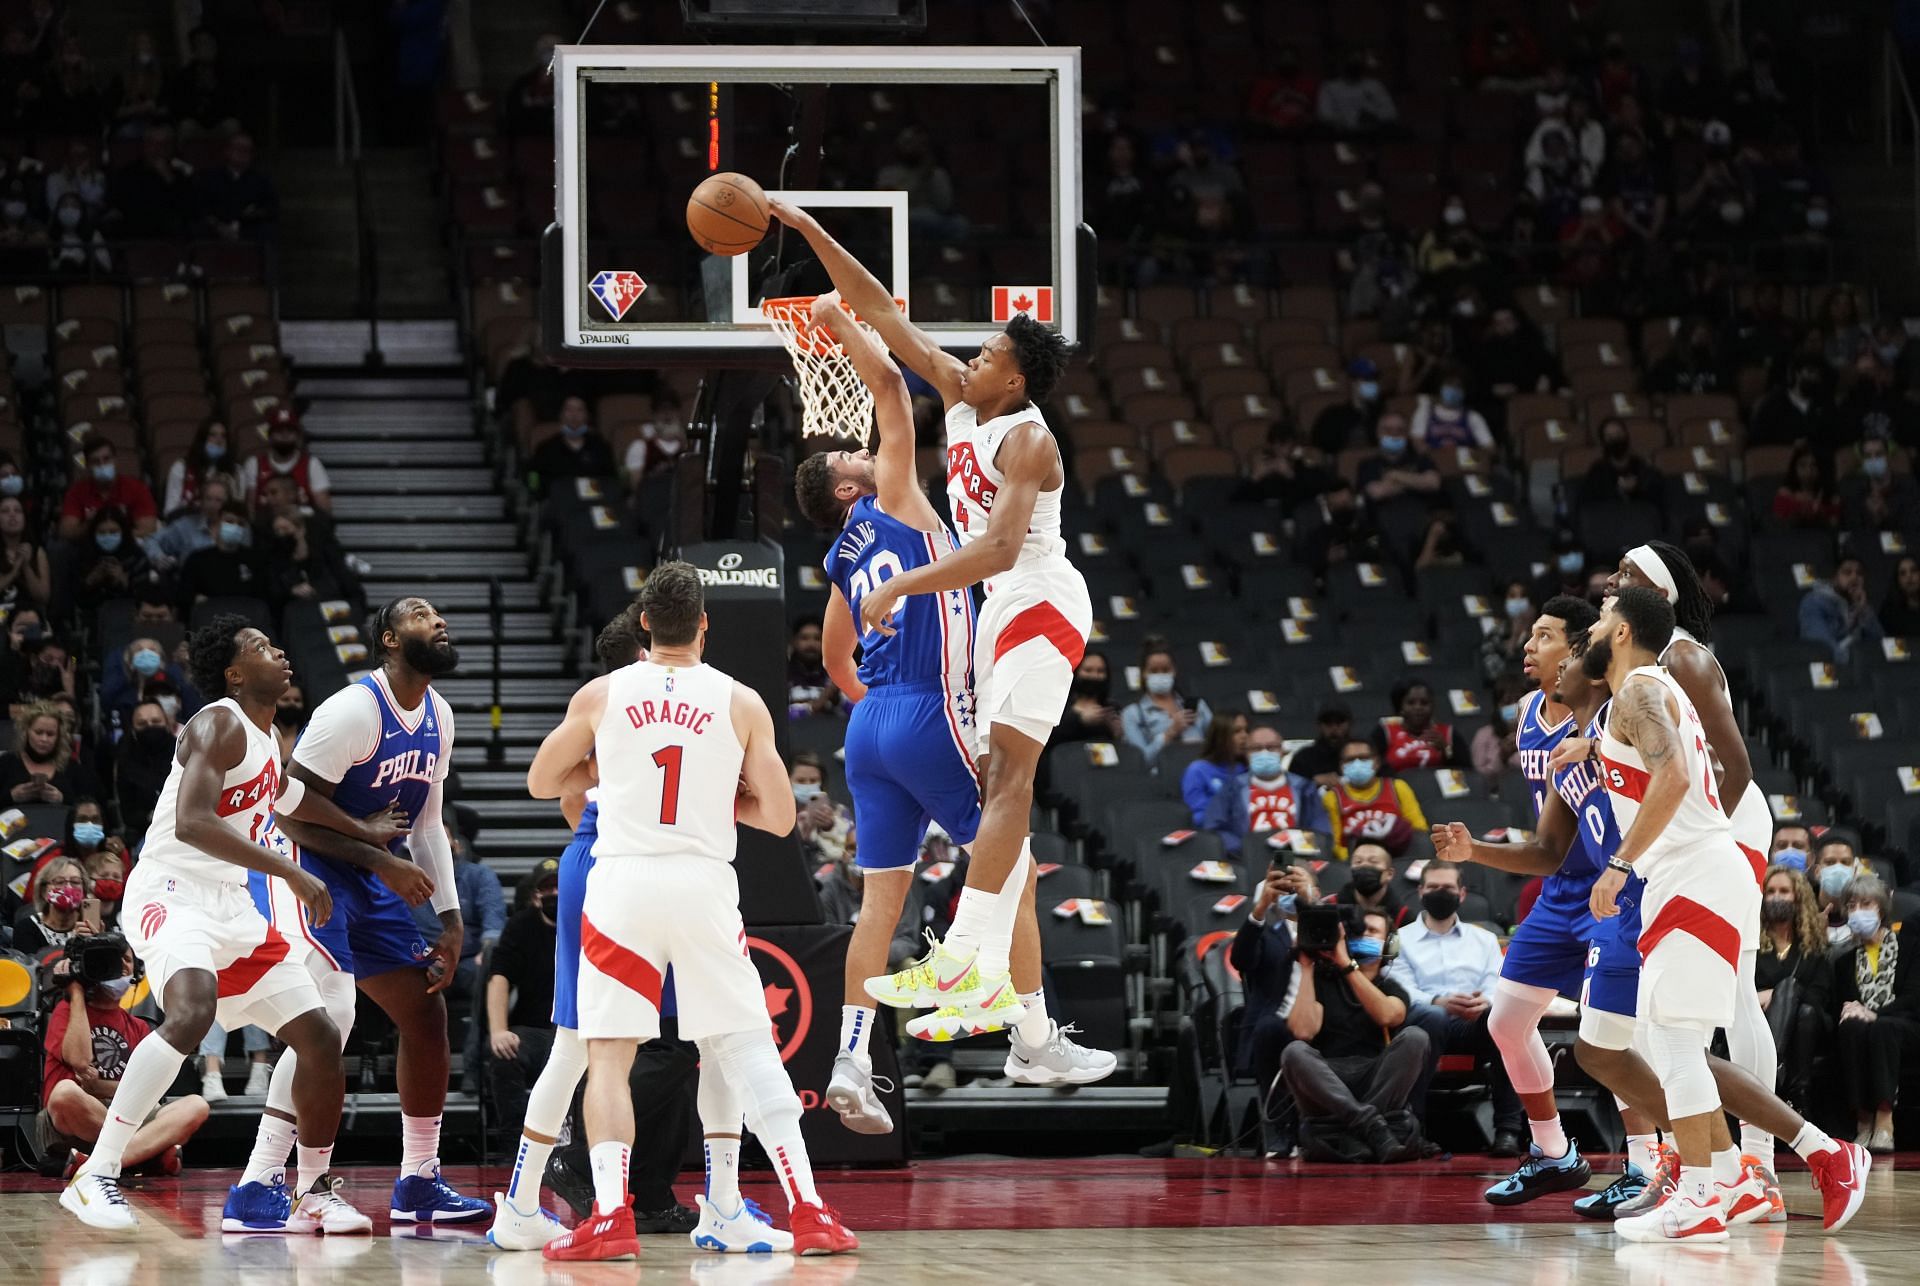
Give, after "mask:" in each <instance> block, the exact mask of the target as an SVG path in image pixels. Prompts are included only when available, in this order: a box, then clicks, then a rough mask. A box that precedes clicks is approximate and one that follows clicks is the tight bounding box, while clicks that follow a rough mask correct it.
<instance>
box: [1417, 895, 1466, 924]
mask: <svg viewBox="0 0 1920 1286" xmlns="http://www.w3.org/2000/svg"><path fill="white" fill-rule="evenodd" d="M1420 909H1421V910H1423V911H1425V912H1426V913H1427V914H1428V915H1430V916H1432V917H1433V918H1434V919H1436V920H1445V919H1449V918H1451V917H1452V915H1453V914H1454V912H1456V911H1458V910H1459V909H1460V895H1459V894H1458V893H1456V892H1454V891H1453V890H1452V889H1428V890H1427V891H1426V892H1425V893H1422V894H1421V895H1420Z"/></svg>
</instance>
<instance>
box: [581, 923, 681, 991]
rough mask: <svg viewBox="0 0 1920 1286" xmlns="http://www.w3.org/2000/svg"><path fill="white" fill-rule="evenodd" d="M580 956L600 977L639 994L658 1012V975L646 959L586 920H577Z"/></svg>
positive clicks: (659, 979) (659, 984)
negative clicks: (605, 976) (601, 974)
mask: <svg viewBox="0 0 1920 1286" xmlns="http://www.w3.org/2000/svg"><path fill="white" fill-rule="evenodd" d="M580 954H581V955H583V956H585V957H586V958H587V961H588V963H590V964H592V965H593V967H594V968H596V969H598V970H599V971H600V972H601V973H604V974H605V975H607V977H609V978H611V979H613V980H614V981H615V982H617V983H619V984H620V985H621V986H623V987H625V988H627V990H629V991H634V992H638V993H639V994H640V997H641V998H642V999H643V1000H645V1001H646V1002H647V1003H648V1004H650V1005H652V1006H653V1007H654V1008H655V1009H656V1010H657V1009H659V1008H660V986H661V978H660V971H659V970H658V969H656V968H654V967H653V966H652V965H650V964H648V963H647V960H646V957H644V956H642V955H640V954H639V953H638V952H636V951H633V950H631V949H629V948H627V947H623V946H621V945H620V944H619V943H618V942H615V941H614V940H613V939H612V938H609V937H608V936H607V935H606V934H604V933H602V932H600V930H599V929H597V928H595V927H594V924H593V921H592V920H589V919H587V918H586V917H585V916H581V917H580Z"/></svg>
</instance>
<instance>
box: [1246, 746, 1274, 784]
mask: <svg viewBox="0 0 1920 1286" xmlns="http://www.w3.org/2000/svg"><path fill="white" fill-rule="evenodd" d="M1247 771H1248V772H1250V773H1252V774H1253V775H1254V776H1256V777H1258V778H1259V779H1260V780H1261V781H1272V780H1273V779H1274V778H1276V777H1278V776H1279V775H1280V773H1281V767H1280V752H1279V751H1278V750H1255V751H1252V752H1251V753H1249V754H1248V755H1247Z"/></svg>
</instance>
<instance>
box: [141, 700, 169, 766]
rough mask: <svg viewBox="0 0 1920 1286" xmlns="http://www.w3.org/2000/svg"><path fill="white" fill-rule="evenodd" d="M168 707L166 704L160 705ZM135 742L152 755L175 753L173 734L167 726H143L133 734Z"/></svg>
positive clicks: (163, 707) (164, 707)
mask: <svg viewBox="0 0 1920 1286" xmlns="http://www.w3.org/2000/svg"><path fill="white" fill-rule="evenodd" d="M160 708H161V709H163V710H164V709H166V706H165V705H162V706H161V707H160ZM133 743H134V744H135V745H136V746H139V747H140V749H142V750H144V751H146V752H147V753H148V754H150V755H167V754H172V753H173V734H172V733H171V732H168V731H167V730H166V729H165V728H141V729H138V730H137V731H135V733H134V734H133Z"/></svg>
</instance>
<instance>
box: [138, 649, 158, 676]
mask: <svg viewBox="0 0 1920 1286" xmlns="http://www.w3.org/2000/svg"><path fill="white" fill-rule="evenodd" d="M133 670H134V673H136V674H145V675H149V676H151V675H155V674H158V673H160V654H159V653H158V652H156V651H154V650H153V649H152V648H150V647H143V648H141V649H140V650H139V651H138V652H135V653H134V654H133Z"/></svg>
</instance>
